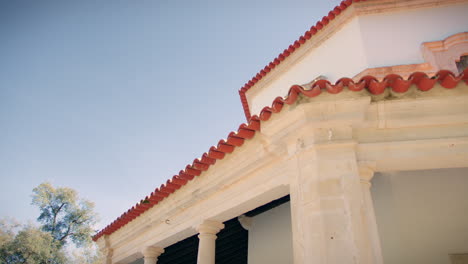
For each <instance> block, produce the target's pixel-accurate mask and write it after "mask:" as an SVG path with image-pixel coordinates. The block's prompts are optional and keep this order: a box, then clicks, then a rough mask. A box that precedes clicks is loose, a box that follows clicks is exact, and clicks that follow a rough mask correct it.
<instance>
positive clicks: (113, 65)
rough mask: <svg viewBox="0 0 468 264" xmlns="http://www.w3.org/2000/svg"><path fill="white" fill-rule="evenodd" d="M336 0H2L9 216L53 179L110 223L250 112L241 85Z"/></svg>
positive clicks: (1, 95)
mask: <svg viewBox="0 0 468 264" xmlns="http://www.w3.org/2000/svg"><path fill="white" fill-rule="evenodd" d="M337 4H339V1H338V0H289V1H281V0H258V1H253V0H251V1H246V0H236V1H220V0H208V1H207V0H197V1H180V0H171V1H169V0H153V1H149V0H126V1H124V0H112V1H110V0H108V1H105V0H94V1H87V0H80V1H76V0H75V1H73V0H56V1H49V0H31V1H23V0H1V1H0V179H1V182H0V217H6V216H8V217H14V218H16V219H18V220H20V221H23V222H25V221H28V220H35V218H36V217H37V215H38V211H37V210H36V209H34V207H32V206H31V205H30V203H31V196H30V195H31V191H32V189H33V188H34V187H35V186H37V185H39V184H40V183H42V182H44V181H49V182H51V183H52V184H53V185H55V186H67V187H71V188H74V189H76V190H77V191H78V192H79V194H80V195H81V196H82V197H84V198H87V199H89V200H91V201H94V202H95V204H96V211H97V212H98V214H99V215H100V219H101V220H100V222H99V224H98V226H97V228H102V227H104V226H105V225H107V224H109V223H110V222H111V221H112V220H114V219H115V218H117V217H118V216H119V215H120V214H122V213H123V212H124V211H126V210H127V209H129V208H130V207H131V206H132V205H134V204H135V203H136V202H138V201H139V200H140V199H142V198H144V197H145V196H146V195H148V194H150V193H151V192H152V191H153V190H154V189H155V188H156V187H158V186H159V185H160V184H161V183H163V182H165V181H166V180H167V179H168V178H170V177H172V176H173V175H174V174H177V173H178V172H179V170H181V169H183V168H184V167H185V165H186V164H188V163H191V161H193V159H195V158H197V157H199V156H200V155H201V154H202V153H203V152H205V151H207V150H208V149H209V147H210V146H212V145H214V144H216V143H217V142H218V140H219V139H221V138H225V137H226V136H227V134H228V133H229V132H230V131H231V130H234V129H236V128H237V127H238V125H239V124H240V123H242V122H244V121H245V117H244V114H243V111H242V107H241V103H240V100H239V95H238V90H239V88H241V87H242V86H243V84H244V83H245V82H247V81H248V80H249V79H250V78H251V77H253V76H254V75H255V74H256V73H257V72H258V71H259V70H260V69H263V67H264V66H265V65H266V64H268V63H269V62H270V61H271V60H272V59H274V58H275V57H276V56H277V55H278V54H279V53H280V52H282V51H283V50H284V49H285V48H287V47H288V46H289V45H290V44H292V42H294V41H295V40H296V39H297V38H298V37H299V36H300V35H301V34H303V33H304V32H305V31H306V30H307V29H309V28H310V26H312V25H314V24H315V23H316V21H318V20H319V19H321V18H322V17H323V16H324V15H326V14H327V13H328V12H329V11H330V10H331V9H332V8H333V7H334V6H336V5H337Z"/></svg>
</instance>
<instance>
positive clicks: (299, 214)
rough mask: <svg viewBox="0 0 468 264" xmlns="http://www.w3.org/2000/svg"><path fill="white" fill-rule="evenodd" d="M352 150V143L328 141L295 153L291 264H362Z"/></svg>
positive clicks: (362, 237) (357, 180)
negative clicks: (292, 258) (295, 168)
mask: <svg viewBox="0 0 468 264" xmlns="http://www.w3.org/2000/svg"><path fill="white" fill-rule="evenodd" d="M355 147H356V143H355V142H354V141H352V140H341V141H331V140H330V141H328V142H326V143H316V144H313V146H311V147H308V148H307V149H306V150H302V151H300V152H298V153H297V154H296V158H297V161H296V162H297V172H296V173H295V174H294V175H293V176H292V178H291V184H290V194H291V215H292V219H291V220H292V232H293V253H294V263H295V264H305V263H307V264H309V263H314V264H315V263H317V264H319V263H324V264H325V263H327V264H342V263H356V264H358V263H359V264H361V263H366V261H365V257H364V256H365V255H366V254H367V253H366V251H368V250H369V249H368V248H367V247H366V245H367V241H366V240H367V236H366V233H365V232H364V230H363V219H362V214H361V202H362V192H361V183H360V176H359V170H358V166H357V160H356V153H355Z"/></svg>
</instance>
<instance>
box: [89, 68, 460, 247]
mask: <svg viewBox="0 0 468 264" xmlns="http://www.w3.org/2000/svg"><path fill="white" fill-rule="evenodd" d="M460 81H464V82H465V83H466V84H468V69H466V70H465V71H464V72H463V73H462V74H460V75H458V76H456V75H455V74H453V73H452V72H450V71H446V70H443V71H439V72H438V73H437V74H436V75H435V76H434V77H429V76H428V75H427V74H425V73H421V72H415V73H413V74H411V75H410V76H409V77H408V79H406V80H405V79H403V78H402V77H401V76H399V75H396V74H390V75H388V76H386V77H385V78H384V79H383V80H382V81H378V79H377V78H375V77H373V76H365V77H363V78H361V79H360V81H358V82H354V81H353V80H352V79H350V78H342V79H340V80H338V81H337V82H336V83H335V84H332V83H330V82H329V81H327V80H319V81H316V82H315V83H313V84H312V86H311V87H304V86H300V85H293V86H291V88H290V89H289V92H288V95H287V96H286V97H284V98H283V97H277V98H276V99H275V100H274V101H273V103H272V105H271V106H267V107H264V108H263V109H262V111H261V112H260V114H259V115H258V116H257V115H255V116H252V117H251V118H250V119H249V120H248V122H247V123H244V124H241V125H240V126H239V128H238V129H237V131H235V132H231V133H229V134H228V136H227V139H222V140H220V141H218V144H217V145H216V146H212V147H211V148H210V149H209V150H208V151H207V152H205V153H203V155H202V156H201V157H200V158H197V159H195V160H193V162H192V164H188V165H187V166H186V167H185V168H184V169H183V170H181V171H180V172H179V173H178V174H177V175H174V176H173V177H172V178H171V179H169V180H167V181H166V183H165V184H162V185H161V186H159V187H158V188H156V189H155V190H154V192H152V193H151V194H150V195H148V196H146V197H145V198H143V199H142V200H140V202H138V203H137V204H136V205H135V206H133V207H132V208H130V209H128V210H127V212H125V213H123V214H122V215H121V216H120V217H118V218H117V219H116V220H114V221H113V222H112V223H111V224H109V225H108V226H106V227H105V228H104V229H102V230H101V231H100V232H98V233H97V234H96V235H95V236H94V237H93V240H94V241H96V240H97V239H99V238H100V237H101V236H103V235H110V234H112V233H113V232H115V231H117V230H118V229H120V228H121V227H123V226H125V225H126V224H128V223H129V222H131V221H132V220H133V219H135V218H137V217H138V216H139V215H141V214H142V213H144V212H146V211H147V210H149V209H150V208H152V207H153V206H155V205H157V204H158V203H159V202H161V201H163V200H164V199H165V198H167V197H168V196H169V195H171V194H172V193H174V192H176V191H177V190H178V189H180V188H181V187H182V186H184V185H186V184H187V183H188V182H189V181H190V180H193V179H194V178H195V177H198V176H200V175H201V174H202V173H203V172H204V171H207V170H208V169H209V168H210V166H212V165H214V164H216V161H217V160H221V159H223V158H224V157H225V156H226V155H227V154H229V153H232V152H233V151H234V150H235V149H236V148H237V147H241V146H242V145H243V144H244V143H245V141H246V140H248V139H251V138H253V137H254V136H255V134H256V132H257V131H260V128H261V123H262V122H265V121H267V120H268V119H270V117H271V115H272V114H273V113H278V112H280V111H281V110H282V108H283V106H284V104H288V105H290V104H293V103H294V102H296V100H297V98H298V96H299V95H300V94H302V95H304V96H306V97H316V96H318V95H320V94H321V93H325V92H327V93H330V94H337V93H340V92H341V91H343V90H344V89H346V88H347V89H348V90H351V91H362V90H364V89H365V90H367V91H368V92H369V93H370V94H372V95H379V94H382V93H384V92H385V89H391V90H392V91H394V92H397V93H405V92H406V91H408V89H409V87H410V86H411V85H416V87H417V89H419V90H421V91H428V90H431V89H432V88H433V87H434V85H435V84H436V83H440V85H441V86H443V87H445V88H447V89H451V88H454V87H455V86H456V85H457V84H458V83H459V82H460Z"/></svg>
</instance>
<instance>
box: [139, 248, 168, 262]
mask: <svg viewBox="0 0 468 264" xmlns="http://www.w3.org/2000/svg"><path fill="white" fill-rule="evenodd" d="M142 253H143V258H144V260H145V262H144V263H145V264H156V263H157V262H158V257H159V256H160V255H161V254H162V253H164V249H163V248H160V247H146V248H144V249H143V250H142Z"/></svg>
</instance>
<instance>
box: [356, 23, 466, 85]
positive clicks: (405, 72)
mask: <svg viewBox="0 0 468 264" xmlns="http://www.w3.org/2000/svg"><path fill="white" fill-rule="evenodd" d="M421 53H422V56H423V58H424V60H425V61H426V62H424V63H420V64H407V65H393V66H386V67H377V68H369V69H365V70H364V71H362V72H360V73H358V74H357V75H355V76H354V77H353V80H354V81H359V80H360V79H361V78H362V77H364V76H367V75H372V76H374V77H376V78H377V79H379V80H382V79H383V78H384V77H385V76H387V75H389V74H398V75H400V76H401V77H403V78H404V79H406V78H408V77H409V76H410V74H411V73H413V72H425V73H426V74H428V75H434V74H435V73H436V72H438V71H439V70H449V71H451V72H454V73H456V72H459V71H458V68H457V64H456V62H458V61H460V57H461V56H465V55H468V32H461V33H457V34H455V35H452V36H450V37H447V38H446V39H443V40H439V41H432V42H425V43H422V44H421Z"/></svg>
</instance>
